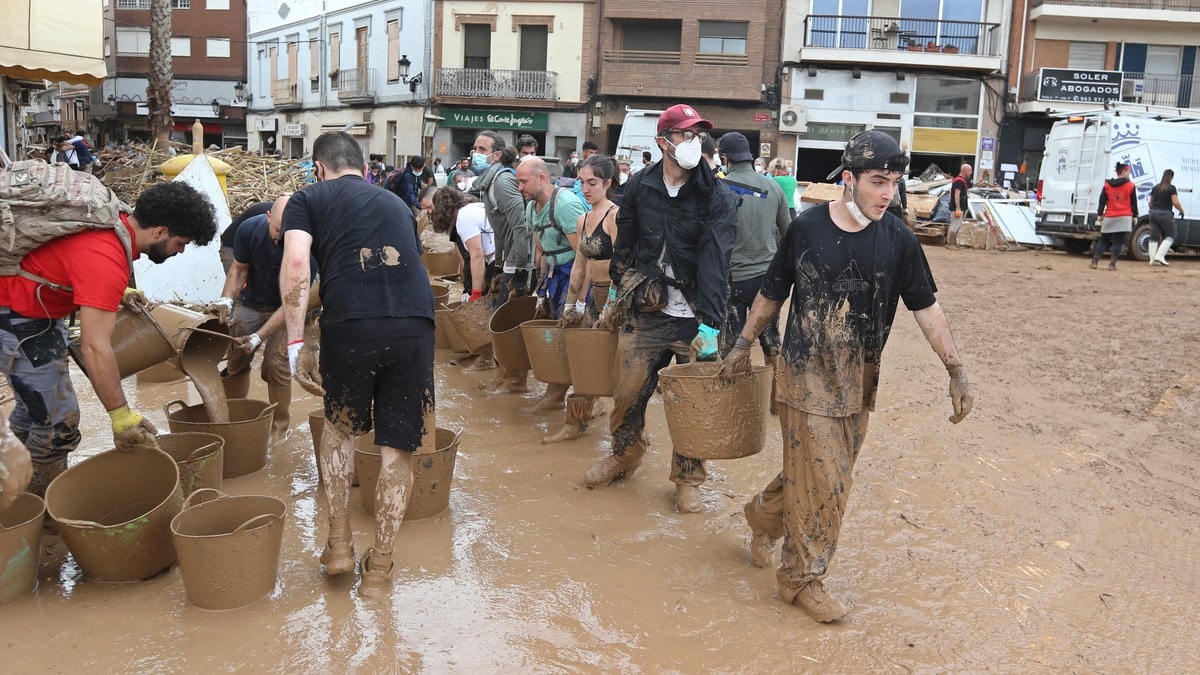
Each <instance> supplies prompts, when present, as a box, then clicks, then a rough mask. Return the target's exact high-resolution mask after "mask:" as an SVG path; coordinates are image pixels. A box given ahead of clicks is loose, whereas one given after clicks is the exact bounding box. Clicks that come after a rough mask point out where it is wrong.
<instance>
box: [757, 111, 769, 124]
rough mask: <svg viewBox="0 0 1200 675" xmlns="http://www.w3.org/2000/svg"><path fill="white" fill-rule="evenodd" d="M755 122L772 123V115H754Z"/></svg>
mask: <svg viewBox="0 0 1200 675" xmlns="http://www.w3.org/2000/svg"><path fill="white" fill-rule="evenodd" d="M754 121H755V122H770V121H771V114H770V113H754Z"/></svg>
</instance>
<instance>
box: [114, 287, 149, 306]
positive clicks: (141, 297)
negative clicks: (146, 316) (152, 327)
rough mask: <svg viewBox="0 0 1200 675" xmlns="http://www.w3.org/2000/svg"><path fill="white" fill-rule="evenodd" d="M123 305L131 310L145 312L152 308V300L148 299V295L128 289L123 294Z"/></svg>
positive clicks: (134, 289)
mask: <svg viewBox="0 0 1200 675" xmlns="http://www.w3.org/2000/svg"><path fill="white" fill-rule="evenodd" d="M121 304H122V305H125V306H127V307H129V308H130V309H136V310H142V311H145V310H147V309H149V308H150V300H148V299H147V298H146V294H145V293H143V292H141V291H140V290H138V289H136V288H126V289H125V292H124V293H122V294H121Z"/></svg>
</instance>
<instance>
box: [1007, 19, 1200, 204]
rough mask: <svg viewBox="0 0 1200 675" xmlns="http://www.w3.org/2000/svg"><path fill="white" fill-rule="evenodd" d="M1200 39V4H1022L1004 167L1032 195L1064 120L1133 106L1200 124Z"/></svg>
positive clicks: (1016, 24)
mask: <svg viewBox="0 0 1200 675" xmlns="http://www.w3.org/2000/svg"><path fill="white" fill-rule="evenodd" d="M1197 34H1200V0H1106V1H1105V2H1103V3H1096V2H1091V1H1090V0H1023V1H1022V2H1018V3H1017V5H1016V7H1014V19H1013V37H1012V40H1011V42H1010V49H1009V54H1010V56H1009V61H1010V64H1011V66H1012V68H1011V70H1010V71H1009V77H1008V81H1007V85H1008V91H1009V94H1010V101H1011V104H1010V105H1009V107H1008V109H1007V111H1006V112H1007V115H1006V118H1005V121H1006V125H1005V128H1004V131H1003V132H1002V133H1001V135H1000V149H999V152H1000V155H999V156H1000V159H1001V161H1002V162H1004V163H1006V164H1010V165H1014V166H1018V167H1021V166H1024V167H1025V171H1024V172H1023V173H1019V174H1018V179H1019V180H1020V182H1021V185H1022V186H1024V185H1025V184H1026V183H1028V184H1029V185H1030V186H1031V188H1032V186H1033V185H1035V184H1036V181H1037V175H1038V170H1039V168H1040V165H1041V160H1042V152H1043V150H1044V149H1045V139H1046V134H1047V133H1048V132H1049V130H1050V126H1051V124H1053V123H1054V121H1055V119H1056V118H1055V115H1061V114H1063V113H1070V112H1077V111H1083V110H1095V109H1097V108H1101V107H1104V106H1105V105H1106V104H1108V105H1112V104H1114V103H1123V104H1127V105H1130V106H1150V107H1152V108H1154V109H1161V112H1162V113H1163V114H1164V115H1171V114H1172V113H1174V114H1177V115H1185V116H1191V117H1196V116H1200V77H1197V76H1198V75H1200V73H1198V72H1197V67H1196V50H1197V39H1196V36H1197ZM1176 168H1177V169H1178V167H1176Z"/></svg>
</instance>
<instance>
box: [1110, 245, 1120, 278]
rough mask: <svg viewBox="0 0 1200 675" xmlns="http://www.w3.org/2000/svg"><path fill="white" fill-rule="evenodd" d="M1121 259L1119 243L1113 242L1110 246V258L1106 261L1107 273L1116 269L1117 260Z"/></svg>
mask: <svg viewBox="0 0 1200 675" xmlns="http://www.w3.org/2000/svg"><path fill="white" fill-rule="evenodd" d="M1120 257H1121V242H1120V241H1119V240H1118V241H1114V242H1113V245H1112V257H1111V258H1109V261H1108V271H1110V272H1113V271H1115V270H1116V269H1117V258H1120Z"/></svg>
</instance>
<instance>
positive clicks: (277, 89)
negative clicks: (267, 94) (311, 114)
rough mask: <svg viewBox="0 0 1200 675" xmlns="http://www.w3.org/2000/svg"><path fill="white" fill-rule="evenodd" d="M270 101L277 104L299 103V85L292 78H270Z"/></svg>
mask: <svg viewBox="0 0 1200 675" xmlns="http://www.w3.org/2000/svg"><path fill="white" fill-rule="evenodd" d="M271 101H272V102H273V103H274V104H275V105H276V106H277V107H278V106H286V105H299V104H300V85H299V84H298V83H297V82H294V81H292V80H288V79H283V80H271Z"/></svg>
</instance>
